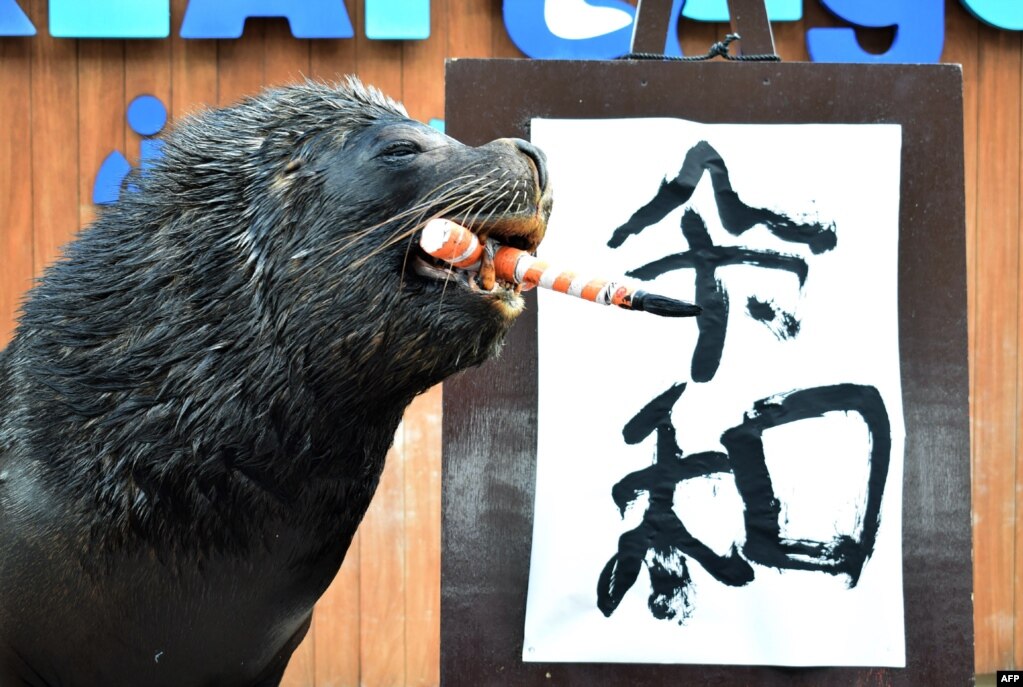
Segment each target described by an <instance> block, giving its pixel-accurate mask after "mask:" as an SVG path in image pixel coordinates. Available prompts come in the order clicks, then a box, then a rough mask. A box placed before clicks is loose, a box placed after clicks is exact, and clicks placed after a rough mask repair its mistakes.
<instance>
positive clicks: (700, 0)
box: [682, 0, 803, 22]
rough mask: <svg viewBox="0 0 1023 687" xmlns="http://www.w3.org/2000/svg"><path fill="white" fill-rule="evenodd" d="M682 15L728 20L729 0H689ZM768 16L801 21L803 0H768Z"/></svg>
mask: <svg viewBox="0 0 1023 687" xmlns="http://www.w3.org/2000/svg"><path fill="white" fill-rule="evenodd" d="M682 16H683V17H685V18H686V19H693V20H695V21H716V22H727V21H728V1H727V0H687V2H686V6H685V7H684V8H683V9H682ZM767 18H768V19H770V20H771V21H799V20H800V19H802V18H803V0H767Z"/></svg>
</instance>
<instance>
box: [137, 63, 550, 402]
mask: <svg viewBox="0 0 1023 687" xmlns="http://www.w3.org/2000/svg"><path fill="white" fill-rule="evenodd" d="M164 150H165V154H164V156H163V158H162V159H161V160H160V161H159V162H158V163H157V164H156V165H154V166H153V167H152V168H151V169H150V170H149V171H148V172H146V173H143V174H142V175H141V177H139V178H138V180H137V181H136V183H137V185H138V187H139V192H138V193H137V194H132V193H126V194H123V195H125V196H128V197H129V198H128V205H130V206H133V207H136V209H139V208H138V207H137V206H143V207H144V206H146V205H149V206H150V207H151V208H152V209H153V214H154V215H160V216H159V217H156V216H151V217H148V218H146V219H145V223H147V224H149V225H150V226H151V231H152V232H154V233H155V236H154V237H151V241H156V242H159V243H161V246H160V248H159V250H160V251H161V252H163V253H165V254H166V255H167V257H175V258H185V259H186V261H193V262H194V263H195V267H196V269H197V272H198V274H197V279H199V280H202V281H211V280H212V281H213V282H214V283H213V284H207V285H205V286H201V287H200V289H201V290H204V291H206V292H207V293H206V295H205V296H203V297H198V296H197V297H196V298H197V300H196V301H195V302H196V303H199V302H203V303H206V304H207V305H208V306H212V307H213V309H214V310H219V311H220V312H223V313H224V314H225V315H226V314H228V313H230V316H231V317H234V318H237V319H238V325H237V329H238V337H239V338H240V339H244V340H247V341H251V342H253V344H254V345H256V346H260V347H268V346H274V347H276V348H277V349H278V351H279V354H280V355H281V356H282V357H283V358H286V359H289V360H290V361H291V362H290V363H289V364H290V365H292V367H293V368H294V369H297V370H300V371H301V372H302V374H303V375H304V376H306V377H307V378H308V379H311V380H313V381H314V382H316V383H322V384H324V385H327V386H333V387H335V389H336V388H338V387H339V385H340V387H343V388H344V389H345V390H346V392H353V391H357V392H358V393H360V394H366V393H371V394H373V393H377V392H380V391H382V390H395V391H397V390H400V392H401V393H402V394H407V393H413V394H414V393H417V392H419V391H421V390H423V389H425V388H427V387H428V386H430V385H432V384H434V383H436V382H438V381H440V380H441V379H443V378H444V377H446V376H448V375H450V374H452V373H454V372H456V371H458V370H461V369H464V368H466V367H469V366H472V365H477V364H479V363H481V362H482V361H484V360H486V359H487V358H489V357H490V356H492V355H494V354H495V353H496V352H497V351H498V350H499V349H500V345H501V342H502V340H503V338H504V334H505V332H506V331H507V329H508V327H509V326H510V325H511V323H512V321H513V320H514V319H515V317H516V316H517V315H518V314H519V313H520V312H521V311H522V308H523V302H522V299H521V297H520V296H519V294H518V293H516V291H515V290H514V289H513V288H510V287H509V286H508V285H504V284H496V285H495V286H494V288H493V289H492V290H489V291H488V290H484V289H482V288H480V287H479V284H478V283H477V280H476V279H475V278H474V275H467V274H460V273H457V272H455V271H453V270H450V269H443V268H441V267H439V266H438V265H436V264H435V263H433V264H431V261H430V259H429V258H428V256H426V255H425V254H424V253H422V251H421V250H420V249H419V247H418V237H419V232H420V230H421V228H422V227H423V226H424V225H425V224H426V223H427V222H428V221H429V220H430V219H433V218H437V217H444V218H448V219H452V220H455V221H457V222H459V223H461V224H463V225H465V226H468V227H469V228H470V229H471V230H472V231H474V232H475V233H477V234H478V235H479V236H481V237H484V238H486V237H489V238H494V239H496V240H498V241H500V242H501V243H504V244H507V245H511V246H514V247H518V248H523V249H527V250H533V249H535V248H536V247H537V245H538V244H539V242H540V240H541V238H542V237H543V234H544V231H545V229H546V225H547V219H548V216H549V214H550V210H551V188H550V184H549V181H548V178H547V171H546V164H545V160H544V156H543V153H542V152H540V151H539V150H538V149H536V148H535V147H533V146H532V145H531V144H529V143H527V142H525V141H522V140H518V139H501V140H497V141H493V142H491V143H488V144H486V145H482V146H479V147H472V146H467V145H464V144H462V143H460V142H458V141H456V140H455V139H453V138H451V137H449V136H446V135H444V134H443V133H441V132H439V131H437V130H434V129H432V128H430V127H428V126H426V125H424V124H421V123H419V122H416V121H413V120H412V119H410V118H409V117H408V116H407V114H406V113H405V110H404V108H403V107H402V106H400V105H399V104H397V103H395V102H394V101H392V100H390V99H389V98H387V97H385V96H384V95H382V94H381V93H380V92H379V91H377V90H376V89H373V88H367V87H364V86H363V85H361V84H360V83H359V82H358V81H356V80H353V79H349V80H348V81H347V82H345V83H343V84H341V85H326V84H321V83H314V82H306V83H303V84H299V85H296V86H291V87H286V88H278V89H271V90H269V91H266V92H264V93H262V94H260V95H259V96H257V97H255V98H251V99H248V100H245V101H243V102H242V103H240V104H238V105H236V106H234V107H230V108H226V109H221V110H213V111H207V112H202V113H199V114H197V115H194V116H192V117H190V118H187V119H185V120H184V121H183V122H182V123H181V124H179V125H178V126H177V127H176V128H175V130H174V131H173V132H172V133H171V134H170V135H169V137H168V138H167V141H166V144H165V148H164ZM131 196H135V197H134V198H131ZM142 211H143V212H145V210H142ZM160 236H163V237H165V238H166V239H167V242H166V245H163V243H164V242H163V240H162V239H160V238H159V237H160ZM190 246H194V250H193V249H192V248H190ZM184 269H186V271H187V270H188V269H189V268H187V267H186V268H184ZM228 285H230V289H231V291H230V292H229V291H228V288H227V287H228ZM214 288H215V292H213V291H211V289H214ZM211 314H212V313H211ZM243 330H244V331H243Z"/></svg>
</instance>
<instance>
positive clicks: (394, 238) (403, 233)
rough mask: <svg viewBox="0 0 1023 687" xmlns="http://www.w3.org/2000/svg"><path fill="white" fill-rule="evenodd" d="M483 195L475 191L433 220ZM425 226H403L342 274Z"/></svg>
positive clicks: (443, 210) (422, 224)
mask: <svg viewBox="0 0 1023 687" xmlns="http://www.w3.org/2000/svg"><path fill="white" fill-rule="evenodd" d="M481 193H482V190H475V191H473V192H471V193H470V194H469V195H467V196H463V197H462V198H460V199H458V200H457V201H456V202H455V203H452V204H451V205H449V206H447V207H444V208H441V209H439V210H438V211H437V212H435V213H434V217H433V218H436V217H442V216H443V215H445V214H448V213H451V212H452V211H454V210H458V209H461V208H462V207H465V206H467V205H469V204H470V203H472V202H474V201H475V200H476V196H478V195H480V194H481ZM431 219H432V218H431ZM425 224H426V223H425V222H417V223H412V224H408V225H403V226H407V227H408V228H407V229H398V230H396V231H395V232H394V233H392V234H391V236H390V237H389V238H387V239H385V240H384V241H382V242H380V243H379V244H378V245H376V246H375V247H374V248H373V250H372V251H370V252H369V253H368V254H367V255H364V256H362V257H361V258H359V259H358V260H356V261H354V262H352V263H350V264H349V265H347V266H346V267H345V269H344V270H343V271H342V272H341V274H345V273H347V272H348V271H349V270H353V269H359V268H360V267H361V266H362V265H363V264H364V263H365V262H366V261H367V260H370V259H372V258H373V257H375V256H377V255H379V254H380V253H381V252H382V251H384V250H386V249H388V248H390V247H391V246H393V245H395V244H397V243H400V242H401V241H403V240H404V239H405V238H406V237H407V236H409V235H412V236H414V235H415V234H416V233H418V232H419V231H420V230H422V228H423V227H424V226H425ZM337 252H339V251H335V253H334V254H335V255H336V254H337Z"/></svg>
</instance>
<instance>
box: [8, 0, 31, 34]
mask: <svg viewBox="0 0 1023 687" xmlns="http://www.w3.org/2000/svg"><path fill="white" fill-rule="evenodd" d="M34 35H36V27H34V26H32V22H31V21H30V20H29V18H28V15H26V14H25V13H24V12H23V11H22V9H21V8H20V7H18V3H17V2H15V0H0V36H34Z"/></svg>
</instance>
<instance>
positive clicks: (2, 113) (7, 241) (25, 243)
mask: <svg viewBox="0 0 1023 687" xmlns="http://www.w3.org/2000/svg"><path fill="white" fill-rule="evenodd" d="M31 61H32V53H31V44H30V40H29V39H20V40H7V41H0V258H2V260H3V269H2V270H0V347H2V346H6V345H7V342H8V341H10V339H11V336H13V334H14V326H15V316H16V314H17V311H18V308H19V305H20V301H21V296H22V294H24V292H25V291H26V290H28V289H29V287H30V286H31V285H32V270H33V259H32V205H33V203H32V174H31V169H32V71H31Z"/></svg>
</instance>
